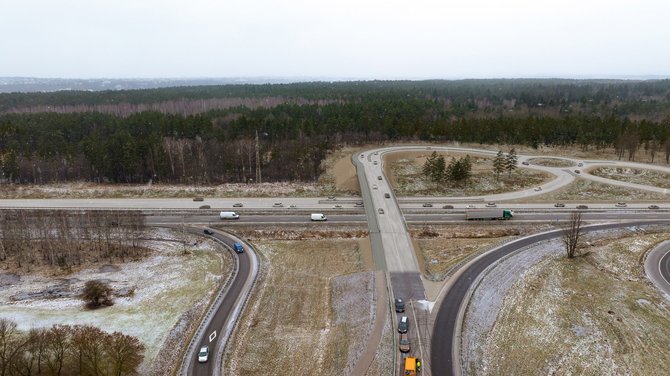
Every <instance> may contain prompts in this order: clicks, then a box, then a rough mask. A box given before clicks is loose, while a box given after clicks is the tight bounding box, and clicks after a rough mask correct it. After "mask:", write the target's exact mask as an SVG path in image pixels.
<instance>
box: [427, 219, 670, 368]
mask: <svg viewBox="0 0 670 376" xmlns="http://www.w3.org/2000/svg"><path fill="white" fill-rule="evenodd" d="M659 224H668V221H667V220H660V221H659V220H656V221H638V222H626V223H609V224H601V225H592V226H586V227H583V231H585V232H592V231H602V230H608V229H614V228H621V227H629V226H649V225H659ZM561 231H562V230H554V231H550V232H545V233H541V234H536V235H531V236H528V237H525V238H522V239H518V240H516V241H513V242H511V243H508V244H505V245H503V246H501V247H498V248H496V249H493V250H491V251H490V252H487V253H485V254H483V255H482V256H480V257H478V258H476V259H474V260H473V261H471V262H470V263H469V264H468V265H466V266H465V267H463V268H462V269H461V271H460V272H459V273H458V274H457V276H455V277H454V278H455V280H454V281H453V282H452V283H451V284H450V287H449V289H448V290H447V291H446V292H445V293H444V295H443V296H442V298H441V301H440V304H439V310H438V312H437V316H436V318H435V324H434V327H433V335H432V345H431V358H430V359H431V362H430V368H431V370H432V374H433V375H440V376H442V375H461V362H460V329H461V323H462V319H463V310H462V307H463V306H464V305H465V304H466V303H467V302H466V300H467V299H468V298H469V296H470V294H471V293H472V291H471V289H472V286H473V283H474V282H475V281H476V280H477V278H478V277H479V275H480V274H481V273H483V272H484V271H485V270H486V269H487V268H488V267H489V266H491V265H493V264H495V263H496V262H497V261H498V260H500V259H501V258H502V257H505V256H506V255H509V254H511V253H513V252H515V251H517V250H519V249H522V248H524V247H526V246H528V245H531V244H533V243H536V242H540V241H544V240H547V239H551V238H555V237H559V236H560V235H561Z"/></svg>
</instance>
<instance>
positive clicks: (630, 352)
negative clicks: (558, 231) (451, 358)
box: [478, 232, 670, 375]
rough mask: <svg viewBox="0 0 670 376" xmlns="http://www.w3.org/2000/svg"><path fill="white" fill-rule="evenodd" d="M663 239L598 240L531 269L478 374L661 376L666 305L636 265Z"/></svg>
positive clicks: (668, 355) (669, 311)
mask: <svg viewBox="0 0 670 376" xmlns="http://www.w3.org/2000/svg"><path fill="white" fill-rule="evenodd" d="M667 238H670V233H667V232H665V233H657V234H650V235H639V234H634V233H629V234H628V235H626V236H623V237H619V238H617V239H614V240H612V239H606V238H604V239H601V240H597V241H594V242H593V243H592V245H593V246H592V247H589V248H588V249H586V250H587V251H588V252H589V253H588V255H586V256H583V257H580V258H577V259H574V260H568V259H567V258H565V257H552V258H549V259H546V260H544V261H542V262H540V263H539V264H537V265H535V266H533V267H532V268H531V269H530V270H529V271H528V272H527V273H526V274H525V275H524V276H523V277H522V278H521V279H520V280H519V281H517V282H516V283H515V285H514V287H513V288H512V290H511V291H510V293H509V294H508V295H507V297H506V298H505V303H504V306H503V308H502V310H501V312H500V313H499V315H498V318H497V320H496V323H495V326H494V328H493V330H492V331H491V333H490V336H489V337H488V339H487V343H486V346H485V348H484V351H483V353H484V354H485V355H484V356H485V359H484V362H483V365H482V368H480V369H479V370H478V373H479V374H483V375H489V374H519V375H524V374H580V375H581V374H588V375H611V374H618V375H665V374H667V364H668V363H669V362H670V352H669V351H668V348H670V308H669V305H668V300H667V298H665V297H664V296H663V295H662V294H661V293H660V292H659V291H658V290H657V289H656V288H655V287H654V286H653V285H652V284H651V283H650V282H649V281H648V280H647V279H646V277H645V275H644V269H643V266H642V264H641V260H642V258H643V254H644V253H645V252H647V251H648V250H649V249H651V248H653V246H654V245H655V244H657V243H658V242H660V241H661V240H663V239H667Z"/></svg>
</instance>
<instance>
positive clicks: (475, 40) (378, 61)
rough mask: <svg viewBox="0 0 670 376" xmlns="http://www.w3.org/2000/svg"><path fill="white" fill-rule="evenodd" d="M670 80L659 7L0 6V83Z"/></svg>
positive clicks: (170, 0) (540, 0)
mask: <svg viewBox="0 0 670 376" xmlns="http://www.w3.org/2000/svg"><path fill="white" fill-rule="evenodd" d="M622 75H623V76H626V75H631V76H643V75H661V76H670V1H669V0H638V1H634V0H631V1H624V0H551V1H550V0H507V1H501V0H460V1H454V0H404V1H395V0H383V1H382V0H331V1H322V0H283V1H281V0H188V1H174V0H0V76H34V77H67V78H92V77H110V78H149V77H183V78H186V77H189V78H190V77H240V76H244V77H325V78H362V79H372V78H382V79H392V78H410V79H412V78H414V79H416V78H466V77H475V78H484V77H585V76H588V77H613V76H622Z"/></svg>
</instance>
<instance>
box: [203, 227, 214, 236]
mask: <svg viewBox="0 0 670 376" xmlns="http://www.w3.org/2000/svg"><path fill="white" fill-rule="evenodd" d="M202 232H204V233H205V235H213V234H214V231H212V230H210V229H208V228H206V229H204V230H202Z"/></svg>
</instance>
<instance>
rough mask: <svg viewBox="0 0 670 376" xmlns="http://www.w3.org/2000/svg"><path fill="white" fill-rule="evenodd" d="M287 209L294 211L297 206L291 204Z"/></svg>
mask: <svg viewBox="0 0 670 376" xmlns="http://www.w3.org/2000/svg"><path fill="white" fill-rule="evenodd" d="M288 208H289V209H295V208H297V206H295V205H293V204H291V205H289V206H288Z"/></svg>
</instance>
